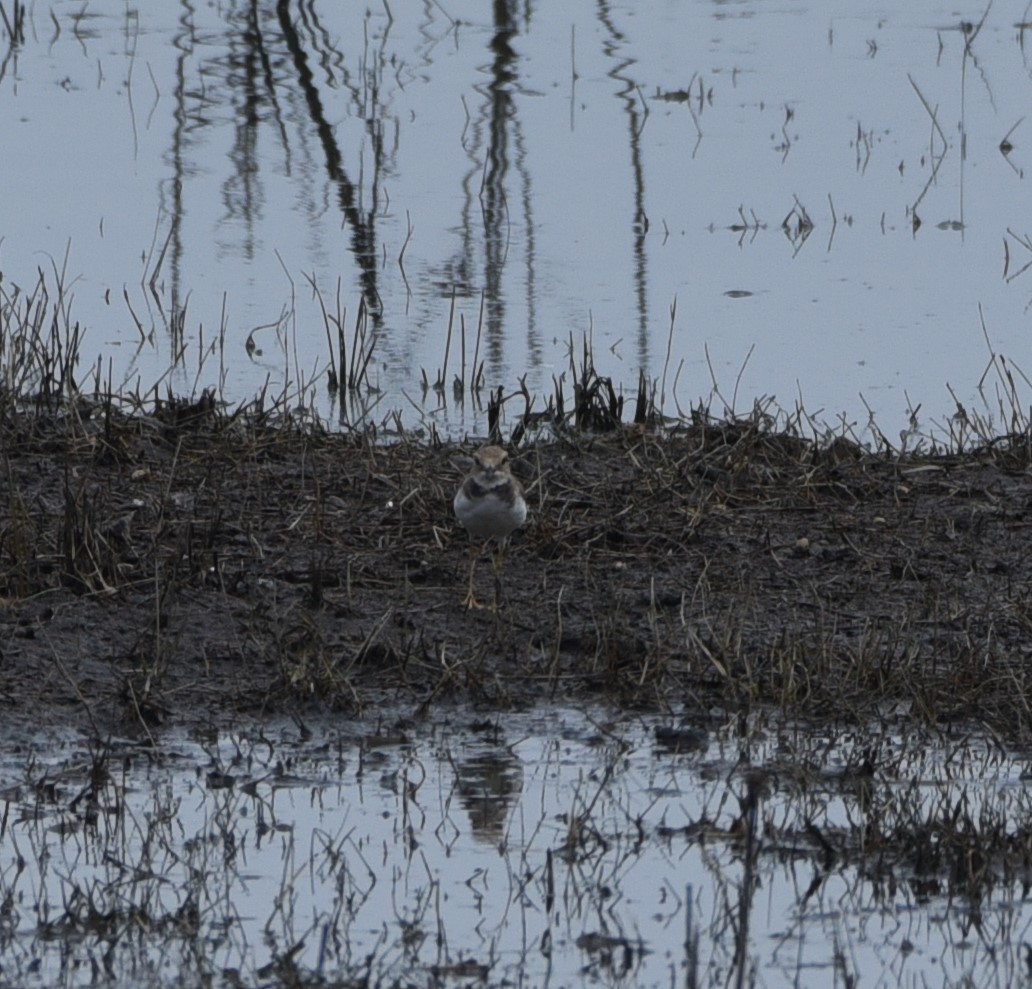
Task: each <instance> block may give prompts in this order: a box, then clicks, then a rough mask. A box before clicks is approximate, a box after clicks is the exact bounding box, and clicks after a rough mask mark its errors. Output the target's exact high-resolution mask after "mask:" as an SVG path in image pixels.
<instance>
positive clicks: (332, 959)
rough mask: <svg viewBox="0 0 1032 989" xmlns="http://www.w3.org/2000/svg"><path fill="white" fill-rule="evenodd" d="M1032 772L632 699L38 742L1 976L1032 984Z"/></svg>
mask: <svg viewBox="0 0 1032 989" xmlns="http://www.w3.org/2000/svg"><path fill="white" fill-rule="evenodd" d="M657 729H659V731H658V733H657ZM1024 773H1025V762H1024V760H1021V759H1017V758H1013V757H1010V756H1007V755H1006V754H1005V753H1003V752H1002V751H1000V750H998V749H996V748H994V747H993V746H992V744H991V743H990V742H989V741H987V740H984V739H971V738H968V739H956V740H950V739H940V740H939V741H938V743H937V744H936V745H935V746H929V745H928V744H927V740H924V741H923V742H921V741H919V740H915V739H901V738H899V737H896V736H893V735H892V733H891V732H889V731H887V730H885V729H877V730H868V731H865V732H862V733H850V734H844V735H839V736H836V737H834V738H829V737H827V736H826V735H823V734H821V733H813V732H809V733H807V732H802V731H798V730H789V729H784V728H783V729H775V728H773V727H768V726H762V725H759V724H753V725H750V726H749V733H748V735H747V736H746V737H742V736H740V735H739V734H738V732H737V731H736V730H735V729H734V727H733V726H727V727H723V728H721V727H710V728H709V730H706V731H703V730H701V729H699V728H698V727H694V726H693V727H690V728H689V729H687V730H686V729H685V728H684V727H683V726H680V725H678V724H677V723H676V722H672V721H670V720H665V721H662V722H656V721H655V720H654V719H640V718H629V717H627V716H625V715H613V714H610V713H607V712H605V711H595V712H592V713H591V714H590V715H585V714H581V713H577V712H573V711H555V712H532V713H525V714H519V715H511V714H504V715H498V716H491V717H490V718H486V719H484V720H480V721H478V720H476V718H475V717H473V716H465V715H462V714H455V716H454V718H453V719H452V720H451V721H450V722H445V721H441V722H438V723H436V724H419V725H408V726H405V727H401V728H398V727H392V728H390V729H389V730H388V729H383V730H377V729H376V728H374V727H372V726H368V725H357V724H355V725H349V724H346V723H342V722H338V723H336V724H331V723H327V724H324V725H318V726H309V727H308V729H306V730H302V729H301V728H300V727H299V726H298V725H296V724H292V723H278V724H265V725H253V726H251V727H250V728H248V729H247V730H246V731H244V730H242V731H240V732H236V733H224V734H219V735H217V736H213V737H210V738H197V737H191V738H187V737H169V738H166V739H164V740H163V741H162V744H161V745H160V747H159V748H158V749H157V750H151V751H148V750H145V749H141V747H140V746H138V745H136V744H135V743H129V742H126V741H114V742H112V743H111V744H110V746H109V748H108V749H107V750H106V751H105V752H101V751H100V749H99V748H98V747H96V746H91V745H90V744H89V743H88V742H87V741H86V740H85V739H83V738H81V737H77V736H71V735H69V736H67V737H65V738H64V739H62V740H61V741H60V742H58V743H55V742H54V741H53V739H47V740H42V739H37V740H31V739H28V740H26V739H21V740H17V744H13V745H11V746H9V747H8V749H7V754H6V755H5V757H4V762H3V766H2V776H0V782H2V792H0V801H2V802H0V945H2V949H3V950H2V956H0V957H2V966H3V973H2V976H0V978H2V980H3V981H4V982H5V983H6V984H14V983H17V984H19V985H39V986H43V985H88V984H95V983H96V982H98V981H104V982H105V983H106V984H111V985H117V986H151V985H153V986H158V985H161V986H164V985H169V986H173V985H184V984H218V985H250V984H254V983H256V982H261V983H263V984H267V985H269V984H271V985H278V984H298V981H297V980H307V981H305V982H304V984H322V983H321V982H320V979H324V980H328V981H331V982H332V981H333V980H334V979H338V980H340V979H344V978H349V979H354V980H358V981H359V982H361V984H369V985H392V984H395V983H403V984H412V983H417V984H427V983H432V982H435V981H436V982H438V983H441V984H449V985H452V984H459V985H467V984H484V985H548V984H552V985H569V984H572V983H578V984H583V983H585V982H588V983H598V984H602V985H608V984H623V985H635V986H664V987H665V986H670V985H695V984H698V985H711V984H716V985H723V984H736V980H737V974H736V973H737V972H738V970H739V969H740V968H743V966H744V973H745V976H744V983H743V984H750V982H751V981H752V980H755V981H756V982H758V983H760V984H763V985H766V986H782V985H784V986H789V985H798V984H799V983H800V980H801V979H802V980H803V981H806V980H808V979H811V978H818V979H819V980H820V981H821V983H822V984H829V985H830V984H843V985H845V984H849V983H850V980H857V981H862V983H863V984H865V985H871V984H874V985H877V984H893V985H895V984H907V983H913V984H922V985H923V984H955V983H960V982H963V981H964V980H965V979H968V980H970V983H971V984H977V985H1012V984H1014V983H1015V982H1016V981H1018V980H1019V978H1020V977H1022V976H1023V974H1024V972H1025V960H1024V948H1023V947H1022V945H1023V943H1024V941H1025V940H1026V939H1027V938H1028V937H1029V931H1028V926H1029V921H1030V920H1032V911H1030V909H1029V903H1028V898H1027V888H1028V884H1029V880H1030V877H1032V872H1030V871H1029V864H1030V857H1032V806H1030V799H1029V796H1028V792H1027V788H1026V786H1025V783H1024V778H1025V777H1024ZM740 935H741V936H740Z"/></svg>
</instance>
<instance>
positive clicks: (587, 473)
mask: <svg viewBox="0 0 1032 989" xmlns="http://www.w3.org/2000/svg"><path fill="white" fill-rule="evenodd" d="M208 413H210V410H205V409H203V408H201V409H198V408H192V409H191V410H188V411H187V412H184V410H183V409H177V408H176V407H174V406H173V407H166V408H164V409H163V410H159V411H158V412H157V413H155V414H154V415H143V414H134V415H132V416H121V415H118V414H115V413H114V412H112V410H111V407H110V406H108V407H107V410H106V411H105V412H103V413H95V414H91V413H90V410H89V409H88V408H86V409H83V408H79V409H76V410H70V411H69V410H66V411H65V412H62V413H61V414H60V415H55V416H52V417H41V416H27V415H17V416H13V415H12V416H9V417H8V418H7V420H6V421H5V422H4V423H3V424H0V441H2V449H3V463H2V469H0V490H2V494H0V595H2V607H0V712H2V716H3V718H4V720H5V722H6V723H7V724H8V725H9V726H11V727H14V726H17V725H25V726H33V727H39V726H41V725H44V726H45V725H47V724H51V723H52V724H62V725H72V726H76V727H80V728H82V729H83V730H85V731H87V732H92V733H103V734H107V733H111V732H130V733H140V734H143V735H147V734H148V733H150V732H151V731H153V730H154V729H155V728H158V727H161V726H167V725H176V726H182V727H190V726H198V725H212V724H215V725H218V724H226V723H232V722H233V721H235V720H238V719H239V718H240V717H241V716H242V715H243V716H257V715H262V716H264V715H294V716H297V717H299V718H301V719H304V718H305V717H309V716H312V715H313V714H315V713H319V714H325V713H327V712H340V713H341V714H342V715H346V714H347V713H348V712H352V713H368V712H369V711H375V710H376V708H377V706H378V705H384V704H387V705H391V707H392V708H393V709H394V710H397V709H398V708H399V707H400V708H401V709H403V710H407V711H410V712H411V713H412V714H419V713H421V712H426V711H428V710H429V709H430V708H431V707H432V706H433V705H437V704H445V703H448V702H453V701H456V700H457V701H460V702H462V703H463V704H473V705H476V706H483V707H485V708H499V707H500V708H506V707H512V706H525V705H529V704H533V703H535V702H540V701H555V700H561V701H563V702H570V701H571V700H572V701H574V702H576V701H577V699H578V698H582V699H584V701H585V702H587V701H588V700H591V701H596V702H597V701H605V702H612V703H615V704H619V705H622V706H634V707H636V708H642V709H650V710H656V711H662V712H670V713H673V714H676V715H677V716H679V717H683V718H684V719H685V722H686V723H696V722H704V721H705V720H706V719H707V718H712V717H714V716H717V717H720V718H721V719H722V720H726V718H727V716H728V714H729V713H732V714H733V713H742V714H746V713H748V712H749V711H750V710H751V709H753V708H755V707H756V706H758V705H771V706H773V707H775V708H778V709H780V710H782V711H783V712H784V713H785V714H787V715H789V716H791V717H794V718H802V719H811V720H813V721H815V722H829V721H834V722H851V721H855V722H857V723H860V722H864V721H868V720H870V719H871V718H886V717H901V718H908V719H918V720H920V721H922V722H924V723H926V724H930V725H963V724H974V725H980V726H983V727H986V728H988V729H989V730H990V731H992V732H994V733H996V734H998V735H999V736H1001V737H1003V738H1006V739H1007V740H1008V742H1010V743H1011V744H1018V745H1020V744H1028V742H1029V741H1030V739H1032V733H1030V729H1032V716H1030V697H1032V682H1030V674H1029V654H1030V652H1032V635H1030V630H1032V606H1030V581H1032V554H1030V553H1029V530H1030V521H1029V513H1030V508H1029V506H1030V500H1032V475H1030V473H1029V461H1030V450H1029V447H1028V444H1027V440H1026V439H1025V438H1023V437H1011V438H1002V439H1000V440H998V441H995V442H993V443H987V444H985V445H984V446H982V447H981V448H979V449H977V450H973V451H971V452H967V453H964V454H956V453H951V454H934V455H932V454H922V455H910V456H898V455H890V454H883V455H876V454H871V453H869V452H866V451H864V450H862V449H861V448H859V447H857V446H856V445H854V444H852V443H850V442H848V441H846V440H844V439H841V440H837V441H835V442H834V443H831V444H830V445H824V446H818V445H816V444H814V443H811V442H809V441H807V440H805V439H802V438H800V437H798V436H795V435H791V434H786V433H783V432H778V431H775V430H772V429H771V428H769V424H768V423H767V422H766V421H765V420H764V419H763V417H749V418H745V419H741V420H735V421H713V420H710V419H708V418H704V417H700V418H699V419H698V420H697V421H695V422H693V423H686V424H684V425H683V427H682V428H680V429H678V430H676V431H673V432H669V433H667V434H666V435H663V436H660V435H658V434H656V433H655V432H651V431H649V430H646V429H641V428H637V427H629V428H625V429H621V430H618V431H616V432H614V433H612V434H610V435H608V436H605V437H597V438H588V437H580V438H577V439H567V440H564V441H557V442H549V443H539V444H529V445H524V446H522V447H521V448H520V449H518V450H514V451H513V457H514V460H515V470H514V472H515V473H516V474H517V476H519V477H520V478H521V480H522V481H523V483H524V485H525V487H526V489H527V492H528V502H529V504H530V509H531V514H530V518H529V520H528V524H527V527H526V528H525V530H523V531H522V532H521V533H519V534H517V536H516V537H515V538H514V539H513V540H512V544H511V546H510V547H509V549H508V552H507V554H506V556H505V559H504V561H503V562H502V563H501V564H500V567H499V571H498V573H499V580H498V583H497V584H496V581H495V576H494V571H493V567H492V563H491V561H490V559H489V557H488V556H487V555H485V556H484V557H483V558H482V559H481V560H480V562H479V564H478V567H477V593H478V596H479V597H480V599H481V600H484V601H492V600H494V599H495V597H496V595H497V598H498V607H497V609H496V610H494V611H490V610H484V611H467V610H465V609H464V608H463V607H462V606H461V601H462V598H463V595H464V591H465V579H466V567H467V562H468V553H469V540H468V538H467V536H466V534H465V533H464V531H462V530H461V529H460V527H459V526H458V524H457V523H456V522H455V520H454V518H453V515H452V510H451V498H452V495H453V493H454V490H455V488H456V486H457V484H458V481H459V479H460V475H459V473H458V472H457V470H456V469H455V468H454V467H453V466H452V465H451V458H452V457H454V456H455V455H456V453H458V452H460V448H459V447H458V446H446V445H440V444H429V443H425V442H422V441H417V440H410V439H404V438H402V439H400V440H397V441H396V442H393V443H383V442H374V440H373V437H372V436H370V435H368V434H361V435H340V434H326V433H323V432H321V431H318V430H312V429H310V428H306V429H303V430H295V429H291V428H283V427H282V426H279V427H277V428H267V427H264V426H263V425H262V424H261V422H260V418H257V417H253V416H252V417H249V418H248V419H247V420H246V421H245V420H244V419H242V418H234V417H232V416H222V415H218V416H216V415H212V414H208ZM469 448H470V446H466V447H463V448H462V449H463V450H468V449H469Z"/></svg>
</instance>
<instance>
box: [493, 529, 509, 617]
mask: <svg viewBox="0 0 1032 989" xmlns="http://www.w3.org/2000/svg"><path fill="white" fill-rule="evenodd" d="M508 542H509V541H508V539H503V540H501V541H500V542H499V543H498V549H497V550H496V551H495V552H494V553H492V554H491V571H492V572H493V573H494V606H495V610H497V609H498V605H499V603H500V602H501V600H502V564H503V563H505V557H506V552H505V551H506V547H507V546H508Z"/></svg>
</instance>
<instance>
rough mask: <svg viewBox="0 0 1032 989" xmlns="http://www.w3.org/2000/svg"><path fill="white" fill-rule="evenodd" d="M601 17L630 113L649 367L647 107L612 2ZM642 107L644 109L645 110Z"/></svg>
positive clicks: (641, 341) (641, 335)
mask: <svg viewBox="0 0 1032 989" xmlns="http://www.w3.org/2000/svg"><path fill="white" fill-rule="evenodd" d="M598 19H599V21H601V23H602V25H603V27H604V28H605V29H606V31H607V32H608V34H609V39H608V43H607V44H606V45H605V52H606V54H607V55H609V56H610V57H611V58H613V59H614V60H615V62H616V64H615V65H614V66H613V68H612V69H610V70H609V72H608V73H607V74H608V76H609V77H610V79H615V80H617V81H618V82H620V83H622V84H623V89H621V90H620V91H619V92H618V93H616V96H617V98H618V99H620V100H621V101H622V102H623V104H624V110H625V112H626V113H627V126H628V138H629V144H630V149H631V174H632V175H633V177H634V213H633V216H632V217H631V233H632V236H633V239H634V249H633V253H634V286H635V296H636V298H637V303H638V360H639V362H640V364H641V366H642V367H646V366H647V365H648V353H649V302H648V270H647V268H648V259H647V256H646V253H645V237H646V235H647V234H648V230H649V221H648V215H647V214H646V212H645V166H644V161H643V156H642V145H641V132H642V129H643V128H644V126H645V119H646V118H647V117H648V107H647V106H646V104H645V101H644V100H643V99H641V87H640V86H639V84H638V81H637V80H636V79H635V78H634V77H633V76H632V75H631V74H630V72H629V71H628V70H629V69H630V68H631V66H633V65H634V64H635V62H634V59H633V58H627V57H621V56H620V54H619V50H620V48H622V47H623V44H624V41H625V38H624V35H623V32H621V31H620V30H619V28H617V26H616V25H615V24H614V23H613V20H612V12H611V11H610V9H609V5H608V4H607V3H605V2H603V0H600V2H599V5H598ZM693 78H694V76H693ZM639 101H640V102H639ZM643 110H644V112H642V111H643ZM693 117H694V113H693Z"/></svg>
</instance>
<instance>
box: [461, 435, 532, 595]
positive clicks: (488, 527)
mask: <svg viewBox="0 0 1032 989" xmlns="http://www.w3.org/2000/svg"><path fill="white" fill-rule="evenodd" d="M508 461H509V454H508V453H506V452H505V450H503V449H502V448H501V447H500V446H482V447H481V448H480V449H479V450H477V452H476V453H474V454H473V456H472V457H467V456H460V457H456V458H455V459H454V460H453V461H452V463H453V464H455V466H456V467H458V468H459V469H460V470H464V471H467V472H468V473H467V474H466V476H465V478H463V481H462V484H460V485H459V490H458V491H456V492H455V500H454V501H453V502H452V505H453V506H454V508H455V517H456V518H457V519H458V520H459V522H461V523H462V525H463V527H464V528H465V529H466V531H467V532H468V533H469V538H470V552H469V589H468V591H467V592H466V597H465V600H464V601H463V602H462V603H463V604H464V605H465V606H466V607H467V608H482V607H484V605H482V604H481V603H480V602H479V601H477V599H476V595H475V594H474V593H473V576H474V574H475V572H476V567H477V558H478V557H479V556H480V554H481V553H482V552H483V550H484V549H485V548H486V547H487V544H488V543H489V542H490V541H491V540H492V539H497V540H498V541H499V543H501V541H502V540H503V539H505V537H506V536H508V535H509V534H510V533H511V532H512V531H513V530H514V529H518V528H519V527H520V526H521V525H523V523H524V522H526V521H527V502H526V500H525V499H524V497H523V486H522V485H521V484H520V482H519V481H517V480H516V478H515V477H513V476H512V474H511V473H510V472H509V462H508ZM499 552H501V551H500V550H499ZM499 563H500V561H499V562H496V564H495V576H496V578H497V576H498V566H499ZM496 592H497V586H496ZM497 603H498V602H497V593H496V600H495V607H497Z"/></svg>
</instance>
